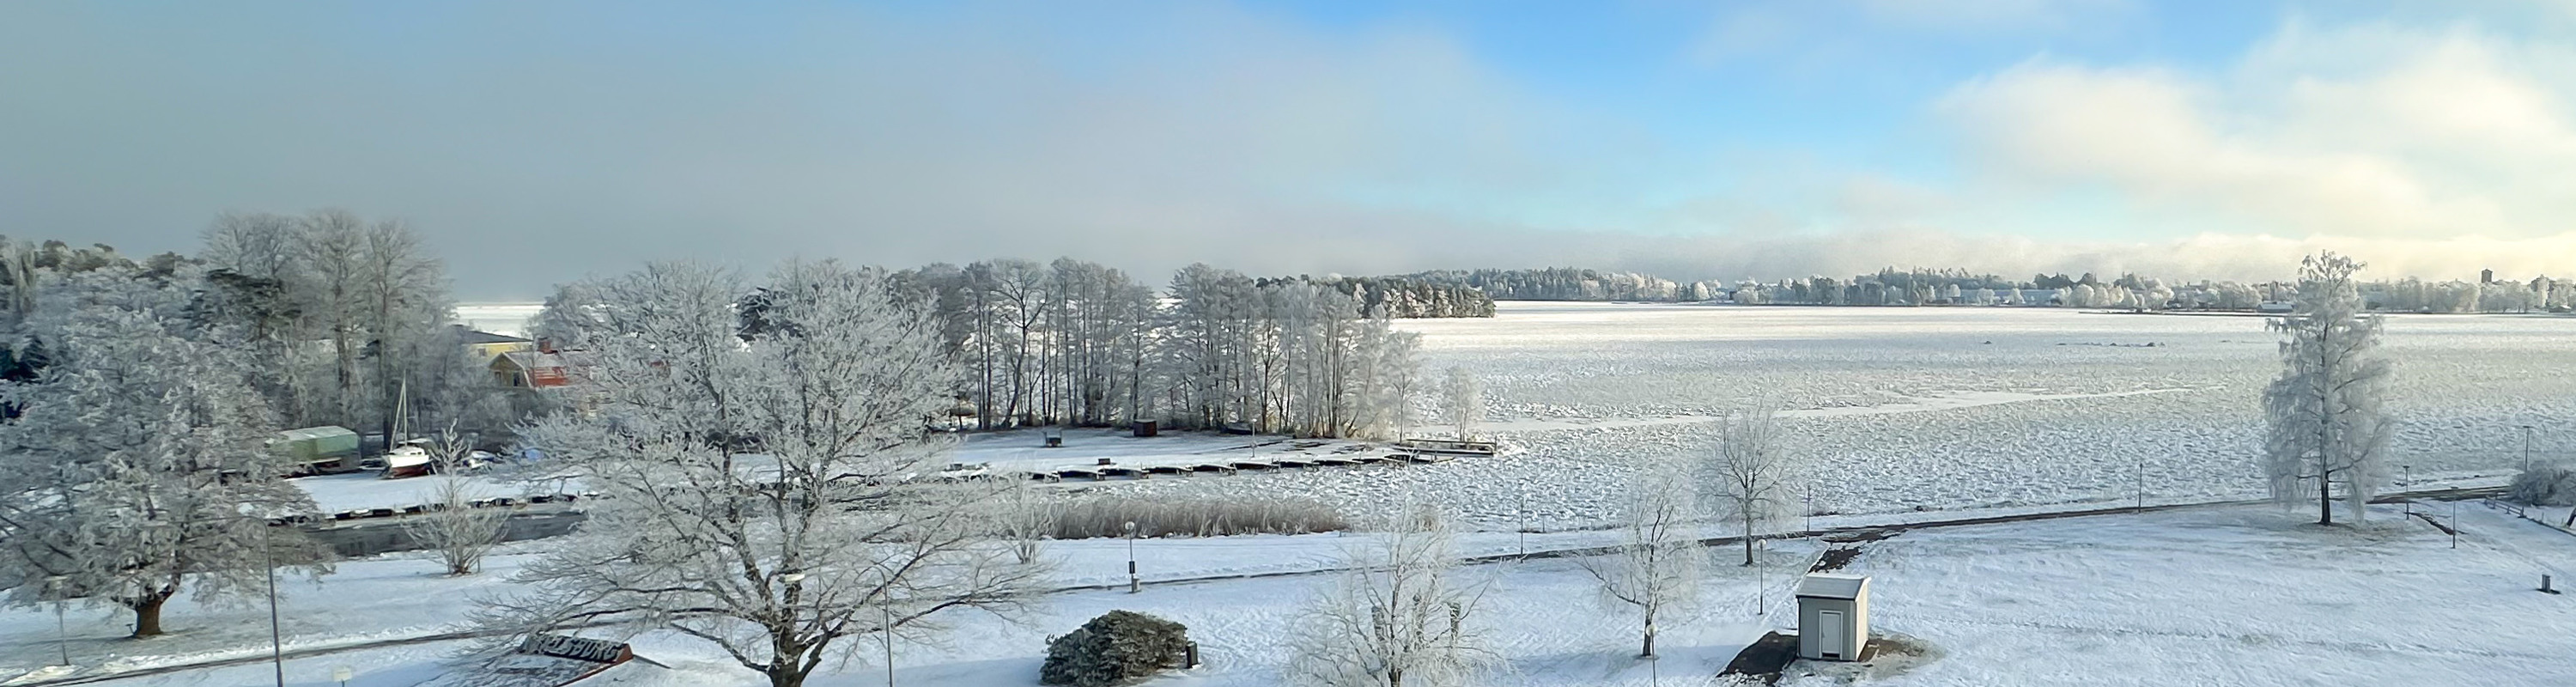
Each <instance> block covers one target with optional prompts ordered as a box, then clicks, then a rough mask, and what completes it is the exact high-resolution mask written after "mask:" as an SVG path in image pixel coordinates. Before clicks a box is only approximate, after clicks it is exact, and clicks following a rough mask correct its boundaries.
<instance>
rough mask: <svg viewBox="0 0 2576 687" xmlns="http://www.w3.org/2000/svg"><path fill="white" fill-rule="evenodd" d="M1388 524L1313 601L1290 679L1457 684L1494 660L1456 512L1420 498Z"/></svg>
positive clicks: (1369, 685) (1345, 686)
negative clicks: (1461, 568) (1460, 571)
mask: <svg viewBox="0 0 2576 687" xmlns="http://www.w3.org/2000/svg"><path fill="white" fill-rule="evenodd" d="M1386 529H1387V531H1385V532H1382V533H1378V534H1377V542H1376V545H1375V546H1373V547H1371V548H1368V549H1364V550H1359V551H1354V552H1352V553H1351V554H1350V556H1349V561H1348V562H1349V564H1350V566H1351V570H1350V572H1348V573H1345V574H1344V575H1343V577H1342V579H1341V580H1340V582H1339V583H1337V584H1335V585H1333V586H1332V587H1331V588H1329V589H1327V590H1325V591H1324V592H1323V594H1322V595H1320V596H1318V597H1317V598H1316V599H1315V601H1314V605H1313V606H1312V607H1310V608H1308V609H1307V612H1306V616H1305V618H1304V619H1303V622H1302V624H1301V625H1300V626H1299V627H1298V628H1297V632H1296V634H1295V635H1294V636H1292V637H1291V639H1290V640H1289V641H1290V645H1289V650H1290V651H1291V653H1292V656H1291V658H1290V660H1289V663H1288V665H1287V666H1286V667H1284V668H1282V669H1281V671H1282V673H1283V675H1282V676H1283V677H1284V678H1286V680H1287V681H1288V682H1289V683H1290V684H1296V685H1305V686H1307V687H1405V686H1406V685H1412V686H1413V687H1455V686H1460V685H1468V684H1474V683H1476V679H1477V677H1479V676H1480V675H1482V674H1483V673H1484V670H1485V669H1486V668H1487V667H1488V665H1489V663H1490V661H1491V659H1492V657H1493V654H1492V652H1491V651H1490V650H1488V649H1487V648H1486V647H1485V642H1484V637H1483V635H1482V634H1480V633H1479V632H1477V630H1476V628H1475V626H1474V625H1472V624H1471V622H1472V621H1471V620H1470V618H1471V616H1473V615H1474V613H1475V610H1476V595H1475V594H1473V593H1471V592H1470V591H1469V590H1467V589H1466V588H1464V587H1463V586H1462V585H1459V584H1458V583H1457V581H1456V580H1455V579H1454V578H1455V576H1456V570H1457V565H1458V556H1457V552H1456V551H1455V550H1454V549H1453V548H1452V547H1451V539H1452V535H1451V532H1450V529H1449V525H1448V521H1447V520H1446V519H1445V518H1444V517H1442V515H1441V514H1440V513H1439V512H1438V511H1437V510H1435V509H1432V508H1430V507H1427V506H1417V507H1411V508H1406V509H1403V510H1402V512H1401V513H1399V514H1398V515H1397V516H1396V517H1394V518H1393V522H1392V523H1390V525H1389V526H1388V527H1387V528H1386Z"/></svg>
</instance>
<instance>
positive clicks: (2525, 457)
mask: <svg viewBox="0 0 2576 687" xmlns="http://www.w3.org/2000/svg"><path fill="white" fill-rule="evenodd" d="M2522 471H2523V472H2530V471H2531V425H2523V426H2522Z"/></svg>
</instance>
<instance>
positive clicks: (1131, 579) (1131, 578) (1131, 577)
mask: <svg viewBox="0 0 2576 687" xmlns="http://www.w3.org/2000/svg"><path fill="white" fill-rule="evenodd" d="M1144 588H1145V582H1144V580H1143V579H1140V578H1138V577H1136V521H1134V520H1129V521H1127V593H1129V594H1134V593H1136V592H1139V591H1143V590H1144Z"/></svg>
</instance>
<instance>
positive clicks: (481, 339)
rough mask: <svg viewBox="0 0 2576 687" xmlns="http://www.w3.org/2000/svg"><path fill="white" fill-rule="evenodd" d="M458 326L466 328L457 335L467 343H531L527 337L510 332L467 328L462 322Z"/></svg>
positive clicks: (458, 327)
mask: <svg viewBox="0 0 2576 687" xmlns="http://www.w3.org/2000/svg"><path fill="white" fill-rule="evenodd" d="M456 328H457V329H464V330H465V331H462V332H458V333H457V337H458V338H460V339H462V340H464V342H465V343H467V344H496V343H530V341H529V340H527V339H522V338H519V337H515V336H510V335H508V334H494V333H491V332H486V331H478V330H473V329H465V325H461V324H460V325H456Z"/></svg>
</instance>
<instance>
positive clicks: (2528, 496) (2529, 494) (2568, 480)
mask: <svg viewBox="0 0 2576 687" xmlns="http://www.w3.org/2000/svg"><path fill="white" fill-rule="evenodd" d="M2505 498H2507V499H2511V500H2512V501H2513V502H2515V503H2520V504H2524V505H2531V506H2576V466H2570V465H2568V464H2566V463H2555V464H2550V465H2536V466H2532V468H2531V469H2529V470H2524V471H2522V474H2519V475H2514V476H2513V486H2512V487H2510V488H2508V489H2506V492H2505Z"/></svg>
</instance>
